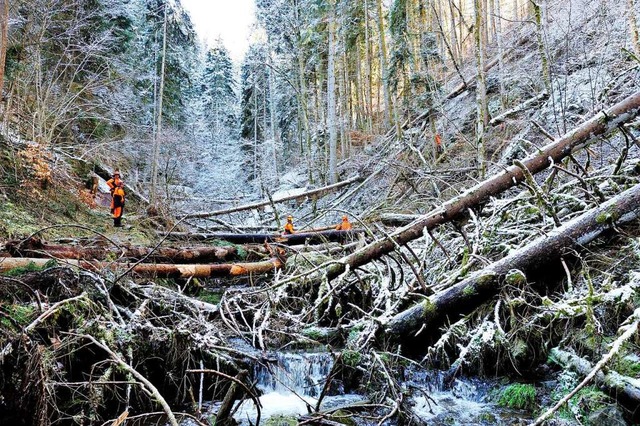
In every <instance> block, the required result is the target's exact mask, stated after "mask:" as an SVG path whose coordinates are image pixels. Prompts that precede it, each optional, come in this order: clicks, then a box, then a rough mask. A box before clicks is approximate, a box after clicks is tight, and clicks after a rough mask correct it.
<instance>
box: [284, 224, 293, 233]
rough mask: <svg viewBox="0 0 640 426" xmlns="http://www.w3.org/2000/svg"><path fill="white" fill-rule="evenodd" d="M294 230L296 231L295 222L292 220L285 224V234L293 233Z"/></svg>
mask: <svg viewBox="0 0 640 426" xmlns="http://www.w3.org/2000/svg"><path fill="white" fill-rule="evenodd" d="M294 232H295V231H294V229H293V223H291V222H287V223H286V224H285V225H284V233H285V234H293V233H294Z"/></svg>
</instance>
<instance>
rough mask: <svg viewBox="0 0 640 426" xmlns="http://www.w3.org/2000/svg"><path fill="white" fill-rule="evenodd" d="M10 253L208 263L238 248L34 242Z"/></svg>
mask: <svg viewBox="0 0 640 426" xmlns="http://www.w3.org/2000/svg"><path fill="white" fill-rule="evenodd" d="M5 247H6V249H7V252H8V253H9V254H10V255H11V256H14V257H48V258H56V259H77V260H104V259H107V258H111V259H119V258H128V259H135V260H137V259H142V258H145V261H148V262H162V261H165V262H166V261H171V262H174V263H206V262H216V261H224V260H229V259H231V258H233V257H234V256H236V255H237V253H238V250H237V248H235V247H191V248H172V247H159V248H156V249H154V248H151V247H121V248H116V247H79V246H65V245H53V244H47V243H45V242H42V241H39V240H34V241H27V242H26V243H25V242H24V241H19V240H17V241H8V242H7V243H6V244H5Z"/></svg>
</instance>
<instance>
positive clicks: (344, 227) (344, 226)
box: [336, 219, 351, 231]
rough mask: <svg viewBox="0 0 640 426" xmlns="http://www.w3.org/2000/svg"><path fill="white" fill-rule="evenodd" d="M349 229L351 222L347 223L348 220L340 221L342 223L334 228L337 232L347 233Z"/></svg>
mask: <svg viewBox="0 0 640 426" xmlns="http://www.w3.org/2000/svg"><path fill="white" fill-rule="evenodd" d="M350 229H351V222H349V219H342V223H339V224H338V226H336V230H338V231H348V230H350Z"/></svg>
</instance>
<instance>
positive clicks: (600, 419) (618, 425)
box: [588, 405, 627, 426]
mask: <svg viewBox="0 0 640 426" xmlns="http://www.w3.org/2000/svg"><path fill="white" fill-rule="evenodd" d="M588 424H591V425H607V426H626V425H627V422H625V420H624V418H623V417H622V413H621V412H620V410H619V409H618V407H616V406H615V405H607V406H606V407H602V408H600V409H598V410H596V411H594V412H593V413H591V414H589V421H588Z"/></svg>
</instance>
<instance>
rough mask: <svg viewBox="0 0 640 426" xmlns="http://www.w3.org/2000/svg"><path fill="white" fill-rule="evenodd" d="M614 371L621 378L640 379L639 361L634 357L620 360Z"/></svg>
mask: <svg viewBox="0 0 640 426" xmlns="http://www.w3.org/2000/svg"><path fill="white" fill-rule="evenodd" d="M615 370H616V372H618V373H620V374H622V375H623V376H629V377H640V359H639V358H638V357H636V356H629V357H624V358H621V359H620V360H619V361H618V362H617V365H616V367H615Z"/></svg>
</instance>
